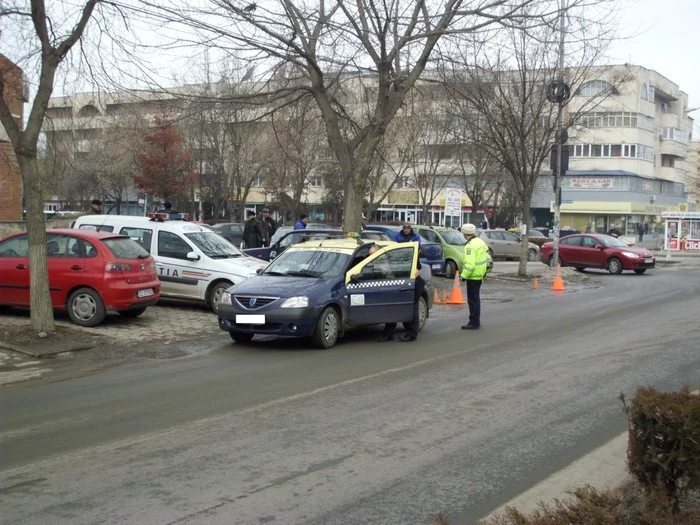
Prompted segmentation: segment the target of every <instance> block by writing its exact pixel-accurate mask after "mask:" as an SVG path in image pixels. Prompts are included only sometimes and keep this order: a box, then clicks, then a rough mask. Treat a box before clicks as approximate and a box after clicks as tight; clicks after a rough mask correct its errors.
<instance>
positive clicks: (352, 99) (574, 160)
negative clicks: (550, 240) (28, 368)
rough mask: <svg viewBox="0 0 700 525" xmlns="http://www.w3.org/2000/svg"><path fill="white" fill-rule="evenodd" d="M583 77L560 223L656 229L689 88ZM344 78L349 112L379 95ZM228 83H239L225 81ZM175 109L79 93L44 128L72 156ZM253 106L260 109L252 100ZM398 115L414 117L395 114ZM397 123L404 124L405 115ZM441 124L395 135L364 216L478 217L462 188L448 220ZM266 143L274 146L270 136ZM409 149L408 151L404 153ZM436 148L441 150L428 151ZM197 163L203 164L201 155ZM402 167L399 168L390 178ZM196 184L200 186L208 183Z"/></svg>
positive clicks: (546, 222) (58, 105) (574, 106)
mask: <svg viewBox="0 0 700 525" xmlns="http://www.w3.org/2000/svg"><path fill="white" fill-rule="evenodd" d="M587 77H588V78H587V80H586V81H585V82H583V83H582V84H580V86H579V87H578V89H577V91H576V92H575V93H574V96H573V97H572V99H571V101H570V102H569V105H568V113H567V114H568V118H569V120H570V123H571V124H572V125H571V127H570V130H569V135H570V140H569V144H570V146H569V149H570V163H569V172H568V173H567V175H566V176H565V177H564V178H563V181H562V188H563V192H562V193H563V194H562V198H563V201H564V203H563V205H562V226H570V227H574V228H576V229H578V230H581V231H584V230H586V229H588V228H590V229H591V230H596V231H604V230H606V229H607V228H609V226H610V225H611V224H615V225H616V226H617V227H618V228H620V229H622V230H627V231H633V228H634V227H635V225H636V224H637V223H640V222H642V223H645V224H648V225H649V227H651V228H654V227H655V226H656V224H658V222H657V221H658V217H659V216H660V215H661V213H662V212H664V211H677V210H678V206H679V205H680V204H683V203H687V202H688V195H687V193H686V189H685V184H686V177H687V173H688V170H689V163H688V154H689V148H690V142H691V140H692V133H691V131H692V124H693V120H692V118H690V116H689V113H690V111H691V110H689V108H688V107H687V106H688V96H687V95H686V94H685V93H684V92H682V91H681V90H680V89H679V86H678V85H676V84H674V83H673V82H671V81H670V80H669V79H667V78H665V77H663V76H662V75H660V74H659V73H657V72H654V71H651V70H648V69H645V68H643V67H641V66H629V65H625V66H611V67H604V68H598V69H593V70H591V71H589V72H588V73H587ZM348 85H349V86H350V88H348V89H344V91H343V92H342V93H339V94H338V97H339V98H340V97H342V99H343V100H342V102H343V103H344V104H346V106H347V107H348V108H350V110H357V111H362V108H363V107H366V106H368V104H371V101H372V97H373V96H376V93H374V94H373V92H372V82H371V79H369V80H368V79H364V80H363V81H357V82H354V81H351V82H349V83H348ZM346 87H347V86H346ZM182 89H183V90H185V89H188V90H192V89H195V90H197V89H203V87H201V86H199V87H198V86H189V87H187V88H182ZM207 89H211V90H212V92H217V90H220V89H223V87H221V86H217V85H214V86H207ZM227 89H238V88H237V87H235V86H234V87H233V88H231V87H230V86H228V87H227ZM181 109H182V102H181V99H180V98H179V97H178V96H176V95H175V94H173V93H155V92H132V93H120V94H107V95H105V94H100V95H99V96H98V95H96V94H78V95H74V96H70V97H62V98H55V99H52V100H51V103H50V109H49V111H48V112H47V116H48V117H49V125H47V126H46V127H45V129H46V131H47V135H50V136H51V137H52V140H58V139H61V138H62V137H63V138H66V139H70V140H71V141H72V143H73V144H74V152H75V155H76V157H79V156H81V155H85V154H87V153H88V152H89V151H90V149H91V148H93V146H94V142H95V137H96V136H98V135H99V133H100V130H102V129H104V128H106V127H109V126H111V125H113V123H114V119H115V118H118V117H119V118H121V117H120V116H123V115H125V114H127V113H129V114H132V115H140V116H142V117H145V120H146V122H148V118H149V117H150V116H153V115H155V114H157V113H162V112H166V111H173V110H175V111H180V110H181ZM257 111H261V109H260V108H259V107H258V110H257ZM435 111H436V110H435V108H432V109H430V110H429V111H428V112H427V113H428V114H429V115H430V116H431V118H435V115H434V113H435ZM263 113H264V111H263ZM423 113H426V112H425V111H423ZM438 117H439V115H438ZM401 118H404V119H406V118H408V119H410V118H411V117H410V115H408V116H407V115H399V116H397V119H401ZM223 120H225V117H224V118H223ZM240 120H241V121H244V120H246V119H245V118H243V119H240ZM404 124H405V125H404ZM146 125H147V124H146ZM401 127H402V128H404V129H403V130H402V131H404V132H405V131H406V130H405V128H408V127H409V125H408V122H406V123H403V124H402V126H401ZM438 127H440V126H436V125H435V124H432V128H431V125H427V126H426V127H425V129H424V130H419V133H422V137H421V138H420V140H419V142H420V143H419V144H413V145H412V146H410V145H408V144H404V143H402V141H406V140H407V141H409V142H410V141H411V140H413V139H415V137H405V136H404V137H403V138H399V139H396V140H395V141H394V144H393V146H394V150H395V151H393V152H392V153H391V155H389V156H390V157H391V158H392V159H394V160H392V161H391V162H392V163H393V164H392V165H391V169H388V170H387V174H386V178H387V179H391V180H392V181H393V182H392V184H391V186H390V191H378V192H377V194H378V195H382V196H383V198H382V199H380V200H379V201H378V202H374V204H375V208H376V211H375V213H374V216H373V217H367V220H369V221H371V220H397V221H398V220H400V221H404V220H407V221H412V222H432V223H439V224H446V223H447V224H450V225H459V224H461V223H463V222H466V221H472V222H481V220H482V219H483V214H484V211H487V210H488V209H489V208H490V207H492V206H493V204H494V203H492V202H487V203H485V204H484V205H483V207H480V208H479V209H473V207H472V203H471V202H470V201H469V199H468V198H467V197H466V195H464V196H463V198H462V209H461V215H460V216H456V217H452V218H451V217H449V216H446V214H445V209H446V190H447V189H448V188H451V187H459V186H460V185H461V182H460V176H459V175H455V173H456V172H455V170H454V169H453V168H454V166H450V163H451V162H452V164H454V157H455V148H459V145H458V144H450V143H449V140H448V139H446V138H445V137H444V136H442V138H441V134H440V131H439V129H438ZM442 127H443V128H444V122H443V123H442ZM404 134H405V133H404ZM261 136H262V135H261ZM52 140H49V141H47V142H51V141H52ZM268 146H269V147H272V148H274V147H276V146H275V143H274V142H271V143H270V144H269V145H268ZM409 146H410V147H409ZM411 147H412V148H413V153H411V152H410V151H409V150H410V149H411ZM434 151H437V152H438V154H437V155H433V154H432V153H431V152H434ZM317 154H318V157H319V158H320V160H321V161H322V162H320V163H319V164H318V166H320V167H323V166H325V165H327V164H328V163H332V160H333V159H332V157H333V155H332V153H331V152H330V150H329V149H328V148H326V147H321V148H318V153H317ZM258 157H259V155H258ZM434 158H440V159H441V162H442V165H441V166H440V167H439V168H436V167H435V166H434V165H433V166H429V165H428V164H429V163H430V162H432V159H434ZM407 159H411V162H412V163H413V165H412V166H410V167H408V168H407V169H405V171H401V170H402V169H403V168H406V166H404V167H403V168H402V166H401V164H402V163H404V164H405V161H406V160H407ZM418 163H423V166H419V165H418ZM203 166H204V169H205V170H206V163H204V164H203ZM547 169H548V166H543V176H542V180H541V181H540V183H539V184H538V187H537V191H536V193H535V195H534V197H533V200H532V203H531V206H532V208H533V211H534V213H533V217H534V221H535V226H551V223H552V203H553V191H552V188H551V177H550V176H549V175H548V174H547ZM431 170H432V171H434V173H433V174H432V175H433V176H432V181H431V184H432V182H434V181H435V180H436V178H440V182H439V183H438V184H437V185H435V184H434V188H432V189H431V191H426V186H427V183H426V173H428V172H429V171H431ZM436 170H442V171H436ZM322 172H323V169H321V168H318V169H317V171H314V172H313V173H312V174H311V176H310V178H309V179H308V181H306V184H305V187H304V191H303V192H302V193H301V194H300V197H299V199H300V200H301V201H302V202H303V203H304V204H305V205H306V206H307V207H308V208H309V209H310V210H311V211H312V217H315V218H318V219H320V220H323V219H325V218H326V217H325V215H324V212H325V205H324V197H325V195H326V193H327V191H328V188H326V187H325V184H324V177H323V176H322V175H323V173H322ZM399 172H400V173H402V174H401V175H400V176H398V177H397V176H396V174H397V173H399ZM268 181H269V179H266V177H264V176H263V174H262V172H260V173H259V174H258V175H256V176H255V177H254V178H253V180H252V184H251V187H250V191H249V193H248V195H247V199H246V202H245V203H243V206H242V208H243V209H241V210H240V211H241V212H242V211H244V210H245V209H254V210H257V211H259V210H260V209H261V208H262V207H263V206H264V205H266V204H268V203H270V202H271V201H273V200H274V199H275V195H276V194H277V195H279V188H271V187H270V185H269V184H268ZM388 187H389V186H386V185H385V188H388ZM202 190H203V193H206V188H202ZM197 193H198V192H196V194H197ZM384 194H386V195H384ZM132 195H133V196H134V197H136V195H137V192H136V191H135V190H134V191H133V192H132ZM375 197H376V195H375ZM130 206H133V212H134V213H142V209H143V208H141V207H139V205H138V203H137V202H136V201H134V202H133V203H131V204H130ZM691 206H693V205H692V204H691ZM484 208H486V210H484ZM122 213H124V212H122ZM128 213H131V211H129V212H128Z"/></svg>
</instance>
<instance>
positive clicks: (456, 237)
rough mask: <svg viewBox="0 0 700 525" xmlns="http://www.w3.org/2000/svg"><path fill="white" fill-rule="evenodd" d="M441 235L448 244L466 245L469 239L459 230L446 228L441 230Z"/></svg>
mask: <svg viewBox="0 0 700 525" xmlns="http://www.w3.org/2000/svg"><path fill="white" fill-rule="evenodd" d="M440 235H441V236H442V238H443V239H444V240H445V242H446V243H447V244H451V245H452V246H464V245H465V244H467V240H466V239H465V238H464V235H462V234H461V233H459V232H457V231H449V230H445V231H441V232H440Z"/></svg>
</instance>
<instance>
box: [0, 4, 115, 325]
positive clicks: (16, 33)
mask: <svg viewBox="0 0 700 525" xmlns="http://www.w3.org/2000/svg"><path fill="white" fill-rule="evenodd" d="M6 4H7V5H4V6H3V9H4V11H3V12H2V15H3V16H2V17H0V20H1V21H2V24H3V28H4V30H3V37H6V32H7V33H10V34H11V35H13V37H18V38H21V37H23V36H25V35H26V40H25V41H22V42H21V44H20V45H17V46H15V47H16V51H17V56H18V57H19V58H24V57H27V56H30V57H33V58H35V61H36V62H38V70H39V73H38V85H37V86H36V93H35V95H34V100H33V102H32V107H31V110H30V112H29V118H28V119H26V126H25V127H24V128H23V127H22V123H21V122H18V121H17V120H16V119H15V118H14V117H13V116H12V112H11V111H10V108H8V106H7V104H6V102H5V99H4V98H3V92H4V89H5V75H6V72H5V71H0V122H2V125H3V127H4V128H5V131H6V132H7V135H8V136H9V137H10V141H11V142H12V147H13V149H14V152H15V155H16V156H17V161H18V164H19V168H20V172H21V174H22V182H23V187H24V195H25V202H26V206H27V232H28V237H29V269H30V282H31V287H30V309H31V325H32V328H33V329H34V330H36V331H38V332H46V333H50V332H54V331H55V325H54V318H53V309H52V306H51V295H50V293H49V279H48V271H47V264H46V230H45V225H44V206H43V196H44V185H45V180H44V179H43V177H42V172H41V170H40V169H39V164H38V160H37V156H38V141H39V135H40V133H41V128H42V124H43V122H44V116H45V114H46V109H47V108H48V104H49V98H50V97H51V93H52V92H53V89H54V84H55V81H56V72H57V70H58V68H59V66H60V65H61V63H63V62H64V60H65V59H66V57H67V56H68V55H69V53H70V51H71V49H72V48H73V46H75V44H76V43H78V42H79V41H80V40H81V38H82V37H83V35H84V33H85V31H86V28H87V27H88V24H89V23H90V20H91V19H92V18H93V14H99V16H100V18H103V17H105V18H108V17H109V13H108V10H110V9H112V8H113V5H114V4H112V3H111V2H103V1H102V0H87V1H85V2H83V3H81V4H79V5H78V6H70V7H69V6H66V5H64V4H56V5H53V4H52V6H51V7H52V12H51V13H49V12H47V8H46V5H45V2H44V0H31V1H30V2H28V5H26V4H25V3H24V2H22V3H20V2H16V3H6ZM30 27H31V29H30ZM8 29H9V31H8ZM83 51H84V49H83ZM19 58H18V59H17V60H16V61H17V62H19V61H20V60H19Z"/></svg>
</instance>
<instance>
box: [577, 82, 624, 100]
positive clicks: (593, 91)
mask: <svg viewBox="0 0 700 525" xmlns="http://www.w3.org/2000/svg"><path fill="white" fill-rule="evenodd" d="M576 94H577V95H579V96H582V97H597V96H601V95H618V94H619V92H618V90H617V89H615V86H613V85H612V84H611V83H610V82H606V81H605V80H591V81H590V82H585V83H583V84H581V87H579V88H578V91H577V92H576Z"/></svg>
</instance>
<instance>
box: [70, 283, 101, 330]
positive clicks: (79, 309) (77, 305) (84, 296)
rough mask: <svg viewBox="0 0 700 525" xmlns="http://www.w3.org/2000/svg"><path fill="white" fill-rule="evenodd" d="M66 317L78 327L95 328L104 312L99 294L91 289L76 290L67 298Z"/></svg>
mask: <svg viewBox="0 0 700 525" xmlns="http://www.w3.org/2000/svg"><path fill="white" fill-rule="evenodd" d="M66 309H67V310H68V317H70V320H71V321H73V322H74V323H75V324H77V325H79V326H97V325H98V324H100V323H101V322H102V321H104V318H105V315H106V312H105V305H104V303H103V302H102V298H101V297H100V294H98V293H97V292H96V291H95V290H93V289H92V288H78V289H77V290H76V291H75V292H73V293H72V294H71V295H70V297H69V298H68V303H67V305H66Z"/></svg>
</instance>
